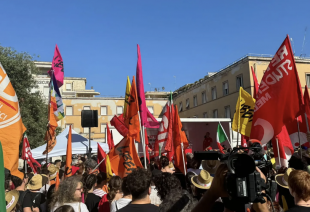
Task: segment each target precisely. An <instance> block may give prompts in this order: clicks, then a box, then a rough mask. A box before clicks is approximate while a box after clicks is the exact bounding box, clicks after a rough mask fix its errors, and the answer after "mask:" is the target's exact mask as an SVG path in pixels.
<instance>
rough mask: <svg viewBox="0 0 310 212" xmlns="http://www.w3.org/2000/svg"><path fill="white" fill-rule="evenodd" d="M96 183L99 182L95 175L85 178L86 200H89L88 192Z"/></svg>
mask: <svg viewBox="0 0 310 212" xmlns="http://www.w3.org/2000/svg"><path fill="white" fill-rule="evenodd" d="M96 182H97V177H96V175H94V174H90V175H87V176H86V177H84V180H83V185H84V195H85V199H86V198H87V194H88V191H89V190H91V189H92V188H93V187H94V185H95V184H96Z"/></svg>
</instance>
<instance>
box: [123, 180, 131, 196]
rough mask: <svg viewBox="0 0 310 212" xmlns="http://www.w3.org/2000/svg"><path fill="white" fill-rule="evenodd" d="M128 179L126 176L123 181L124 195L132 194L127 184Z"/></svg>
mask: <svg viewBox="0 0 310 212" xmlns="http://www.w3.org/2000/svg"><path fill="white" fill-rule="evenodd" d="M127 181H128V180H127V177H124V178H123V183H122V192H123V195H124V196H127V195H131V193H130V190H129V189H128V186H127V183H128V182H127Z"/></svg>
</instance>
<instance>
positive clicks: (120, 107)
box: [116, 106, 123, 115]
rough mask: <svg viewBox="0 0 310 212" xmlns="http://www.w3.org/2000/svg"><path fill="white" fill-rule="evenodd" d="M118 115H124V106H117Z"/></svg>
mask: <svg viewBox="0 0 310 212" xmlns="http://www.w3.org/2000/svg"><path fill="white" fill-rule="evenodd" d="M116 113H117V115H121V114H123V106H117V108H116Z"/></svg>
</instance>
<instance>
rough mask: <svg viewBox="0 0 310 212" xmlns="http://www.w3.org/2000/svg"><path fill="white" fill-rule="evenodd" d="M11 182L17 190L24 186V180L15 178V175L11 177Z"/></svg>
mask: <svg viewBox="0 0 310 212" xmlns="http://www.w3.org/2000/svg"><path fill="white" fill-rule="evenodd" d="M11 180H12V182H13V185H14V186H15V188H17V187H19V186H21V185H22V184H23V180H22V179H20V178H19V177H16V176H14V175H11Z"/></svg>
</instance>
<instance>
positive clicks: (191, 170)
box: [187, 168, 201, 175]
mask: <svg viewBox="0 0 310 212" xmlns="http://www.w3.org/2000/svg"><path fill="white" fill-rule="evenodd" d="M200 171H201V169H192V168H189V169H187V172H194V173H196V174H197V175H199V174H200Z"/></svg>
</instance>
